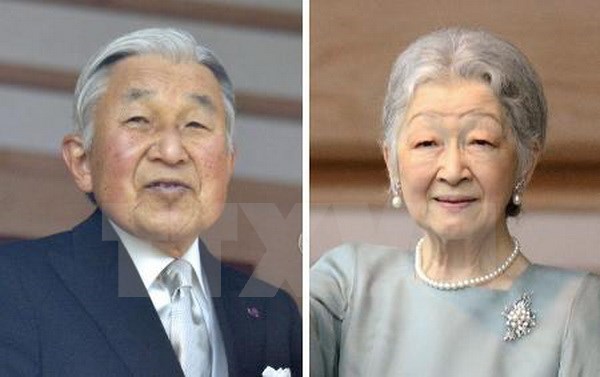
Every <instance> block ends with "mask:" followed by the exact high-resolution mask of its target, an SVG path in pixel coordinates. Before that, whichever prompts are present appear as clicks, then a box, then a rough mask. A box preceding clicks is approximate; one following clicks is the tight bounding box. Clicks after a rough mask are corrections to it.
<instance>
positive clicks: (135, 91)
mask: <svg viewBox="0 0 600 377" xmlns="http://www.w3.org/2000/svg"><path fill="white" fill-rule="evenodd" d="M153 95H154V92H153V91H151V90H147V89H139V88H132V89H129V90H128V91H127V92H125V94H124V95H123V98H124V99H125V101H127V102H133V101H136V100H138V99H140V98H144V97H150V96H153Z"/></svg>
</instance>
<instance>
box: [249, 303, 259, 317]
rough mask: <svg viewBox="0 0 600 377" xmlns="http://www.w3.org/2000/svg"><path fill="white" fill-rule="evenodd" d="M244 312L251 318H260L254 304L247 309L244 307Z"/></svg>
mask: <svg viewBox="0 0 600 377" xmlns="http://www.w3.org/2000/svg"><path fill="white" fill-rule="evenodd" d="M246 312H247V313H248V315H249V316H250V317H252V318H260V312H259V311H258V309H256V308H255V307H254V306H251V307H249V308H248V309H246Z"/></svg>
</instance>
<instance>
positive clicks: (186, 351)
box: [161, 259, 212, 377]
mask: <svg viewBox="0 0 600 377" xmlns="http://www.w3.org/2000/svg"><path fill="white" fill-rule="evenodd" d="M161 275H162V276H161V278H162V280H163V282H164V284H165V286H166V287H167V289H168V290H169V294H170V296H171V304H170V305H169V307H170V310H166V311H165V312H164V314H163V315H167V316H169V320H168V321H164V319H163V322H166V323H170V326H169V334H168V335H169V339H170V340H171V344H172V345H173V349H174V350H175V353H176V354H177V358H178V359H179V363H180V364H181V369H183V373H184V374H185V376H186V377H210V375H211V359H212V355H211V352H212V350H211V345H210V339H209V336H208V328H207V325H206V321H205V319H204V316H203V315H202V310H201V309H200V307H199V306H198V304H197V303H196V302H195V300H194V299H193V297H192V281H193V280H192V277H193V275H194V269H193V267H192V265H191V264H190V263H189V262H187V261H185V260H183V259H176V260H174V261H173V262H171V263H170V264H169V265H168V266H167V267H165V269H164V270H163V272H162V273H161Z"/></svg>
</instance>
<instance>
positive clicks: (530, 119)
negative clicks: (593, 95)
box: [383, 28, 547, 216]
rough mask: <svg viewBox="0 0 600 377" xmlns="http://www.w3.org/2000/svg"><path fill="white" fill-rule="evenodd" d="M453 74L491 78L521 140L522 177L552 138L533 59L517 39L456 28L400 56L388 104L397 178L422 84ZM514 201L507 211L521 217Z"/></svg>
mask: <svg viewBox="0 0 600 377" xmlns="http://www.w3.org/2000/svg"><path fill="white" fill-rule="evenodd" d="M448 77H459V78H464V79H469V80H479V81H481V82H484V83H487V84H488V85H489V86H490V88H491V89H492V91H493V93H494V94H495V95H496V98H498V101H499V102H500V104H501V106H502V109H503V111H504V114H505V117H506V119H507V121H508V122H507V123H508V124H507V125H508V126H509V127H510V128H511V129H512V133H513V135H514V136H515V138H516V141H517V155H518V166H519V172H518V177H519V178H518V179H519V180H522V179H523V178H524V177H523V175H524V173H525V170H526V169H527V168H528V167H529V166H530V165H531V163H532V159H533V158H534V156H535V153H536V150H538V149H541V148H542V147H543V146H544V142H545V138H546V118H547V108H546V99H545V97H544V92H543V89H542V85H541V83H540V80H539V78H538V76H537V74H536V73H535V71H534V70H533V67H532V66H531V63H530V62H529V61H528V60H527V58H526V57H525V55H523V54H522V53H521V52H520V51H519V50H518V49H517V48H516V47H515V46H513V45H512V44H510V43H508V42H506V41H504V40H502V39H500V38H498V37H496V36H494V35H492V34H490V33H488V32H485V31H481V30H469V29H461V28H451V29H443V30H439V31H435V32H433V33H431V34H427V35H425V36H423V37H420V38H419V39H417V40H416V41H415V42H413V43H412V44H411V45H410V46H408V48H407V49H406V50H404V52H402V54H400V56H399V57H398V58H397V60H396V62H395V63H394V66H393V68H392V72H391V74H390V79H389V83H388V88H387V94H386V97H385V102H384V106H383V131H384V135H383V146H384V147H386V148H387V149H388V150H389V151H390V152H391V153H393V155H392V157H393V158H390V159H389V162H388V163H389V164H390V175H391V177H392V179H393V180H394V179H397V177H396V175H397V174H398V167H397V158H396V153H397V148H396V140H397V138H398V134H399V132H400V129H401V128H402V126H403V123H404V120H405V119H404V117H405V114H406V110H407V107H408V105H409V103H410V101H411V99H412V97H413V95H414V93H415V90H416V88H417V87H418V86H419V85H420V84H423V83H425V82H428V81H433V80H437V79H443V78H448ZM519 208H520V207H518V206H515V205H513V204H512V203H509V204H508V206H507V208H506V213H507V215H509V216H515V215H517V214H518V212H519Z"/></svg>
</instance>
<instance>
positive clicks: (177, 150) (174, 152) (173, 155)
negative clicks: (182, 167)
mask: <svg viewBox="0 0 600 377" xmlns="http://www.w3.org/2000/svg"><path fill="white" fill-rule="evenodd" d="M149 156H150V158H151V159H153V160H160V161H162V162H164V163H166V164H168V165H177V164H180V163H183V162H186V161H187V160H188V159H189V155H188V153H187V150H186V148H185V145H184V143H183V140H182V136H181V133H180V132H179V129H177V128H171V129H165V130H161V131H160V132H159V133H158V135H157V140H156V141H155V143H154V144H153V145H152V147H151V148H150V151H149Z"/></svg>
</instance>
